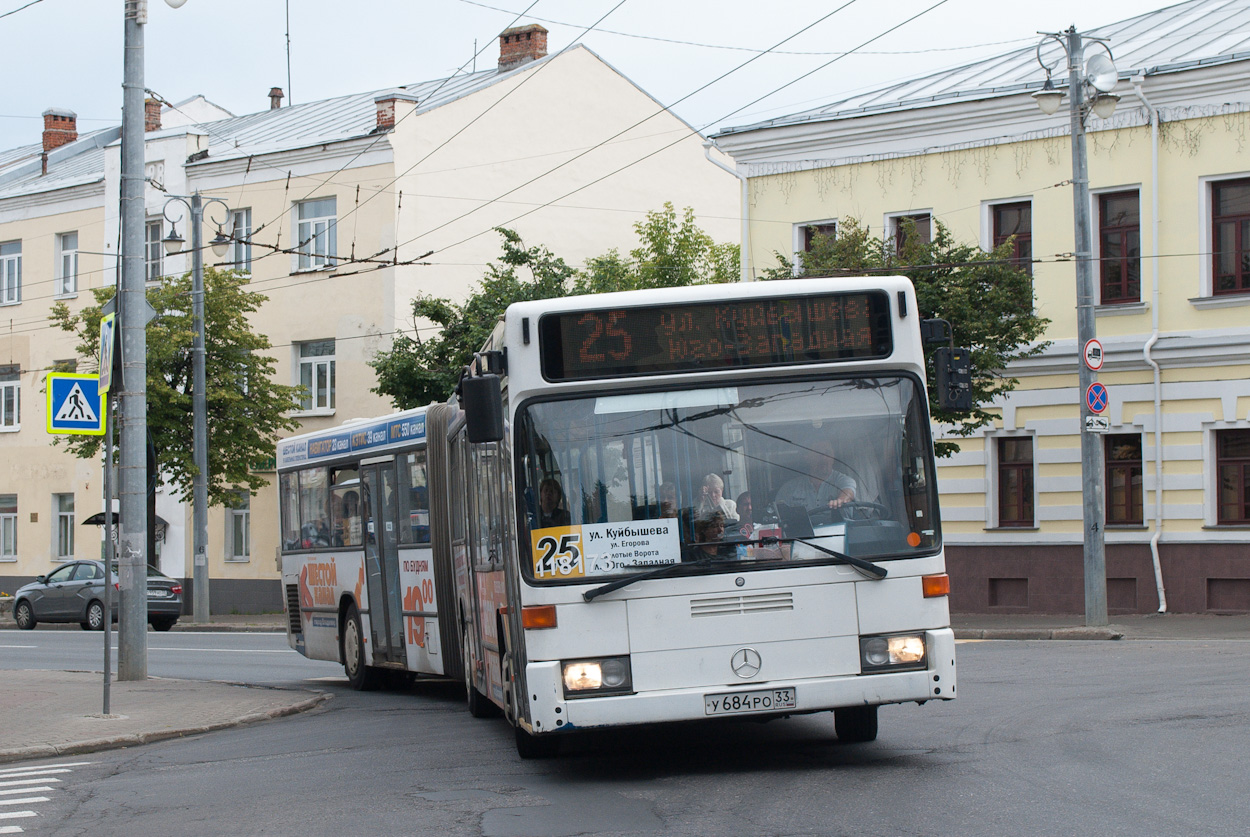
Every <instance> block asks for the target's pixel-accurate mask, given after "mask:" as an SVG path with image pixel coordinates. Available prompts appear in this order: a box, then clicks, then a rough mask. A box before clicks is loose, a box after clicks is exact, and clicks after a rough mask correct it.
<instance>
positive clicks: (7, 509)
mask: <svg viewBox="0 0 1250 837" xmlns="http://www.w3.org/2000/svg"><path fill="white" fill-rule="evenodd" d="M16 560H17V495H16V494H0V561H16Z"/></svg>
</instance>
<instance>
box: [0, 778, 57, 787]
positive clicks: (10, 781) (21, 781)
mask: <svg viewBox="0 0 1250 837" xmlns="http://www.w3.org/2000/svg"><path fill="white" fill-rule="evenodd" d="M59 781H61V780H60V779H5V780H3V781H0V788H12V787H17V786H18V785H37V784H39V783H40V782H59Z"/></svg>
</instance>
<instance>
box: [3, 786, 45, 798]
mask: <svg viewBox="0 0 1250 837" xmlns="http://www.w3.org/2000/svg"><path fill="white" fill-rule="evenodd" d="M51 790H52V787H51V786H50V785H42V786H40V787H37V788H13V789H12V790H0V796H13V795H14V794H17V793H43V792H44V791H51Z"/></svg>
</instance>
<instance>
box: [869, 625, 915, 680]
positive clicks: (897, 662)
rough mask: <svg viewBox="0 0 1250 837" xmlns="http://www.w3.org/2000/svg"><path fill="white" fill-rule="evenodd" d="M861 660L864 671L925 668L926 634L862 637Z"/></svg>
mask: <svg viewBox="0 0 1250 837" xmlns="http://www.w3.org/2000/svg"><path fill="white" fill-rule="evenodd" d="M859 660H860V668H861V670H863V671H887V670H898V669H912V668H924V667H925V663H926V660H925V647H924V634H900V635H898V636H864V637H860V638H859Z"/></svg>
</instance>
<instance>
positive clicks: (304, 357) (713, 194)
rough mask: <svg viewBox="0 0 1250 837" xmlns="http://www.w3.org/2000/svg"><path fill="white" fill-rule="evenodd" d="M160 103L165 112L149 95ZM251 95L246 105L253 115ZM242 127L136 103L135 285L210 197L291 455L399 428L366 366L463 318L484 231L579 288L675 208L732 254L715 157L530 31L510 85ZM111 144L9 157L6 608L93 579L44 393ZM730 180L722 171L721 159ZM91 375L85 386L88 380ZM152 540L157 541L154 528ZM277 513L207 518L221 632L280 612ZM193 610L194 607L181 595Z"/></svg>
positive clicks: (259, 120)
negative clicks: (376, 428)
mask: <svg viewBox="0 0 1250 837" xmlns="http://www.w3.org/2000/svg"><path fill="white" fill-rule="evenodd" d="M148 82H149V84H151V85H152V86H153V87H154V88H157V89H159V88H160V84H161V82H160V80H159V79H149V80H148ZM258 92H259V91H258ZM281 100H282V91H281V90H278V89H274V90H272V91H270V107H269V109H266V110H263V111H260V112H258V113H252V114H247V115H243V116H234V115H232V114H229V113H228V112H226V111H224V110H222V109H221V108H218V107H216V106H215V105H213V104H212V103H211V102H209V101H207V100H205V99H204V98H202V97H196V98H194V99H189V100H187V101H185V102H180V103H176V104H168V103H167V104H165V105H163V106H162V105H161V103H160V102H156V101H151V100H149V102H148V114H147V116H148V119H147V128H148V132H147V134H146V137H145V140H146V141H145V145H146V176H147V181H148V189H147V194H146V207H147V216H148V225H147V252H146V257H147V270H148V278H149V280H150V281H152V282H159V281H160V279H161V277H162V276H167V275H174V274H181V273H184V272H186V271H187V270H189V269H190V256H189V254H188V253H186V252H184V253H182V254H179V255H176V256H170V255H166V254H165V253H164V250H163V247H162V245H161V240H162V239H163V238H164V237H165V236H166V235H168V234H169V232H170V223H171V222H173V223H174V224H175V225H176V227H177V230H178V233H179V234H180V235H181V236H182V237H183V238H184V239H187V240H188V241H189V240H190V238H191V236H190V234H189V231H188V229H187V220H186V218H185V217H184V216H185V215H186V210H185V209H184V208H183V207H182V206H181V205H180V204H172V205H171V204H168V201H169V197H170V196H171V195H190V194H192V193H193V192H200V193H202V194H203V195H204V197H205V199H206V201H207V199H208V198H210V197H211V198H216V199H219V200H220V201H223V202H224V204H225V205H224V206H223V205H222V204H220V203H213V204H210V205H208V206H207V208H206V213H205V214H206V224H205V229H204V231H203V235H204V240H205V241H208V240H209V239H212V238H213V237H214V236H215V235H216V233H217V231H218V228H220V229H221V230H222V231H224V232H225V233H226V234H228V235H230V236H231V238H232V244H231V247H230V250H229V252H228V254H227V256H226V257H225V259H224V261H223V260H219V259H217V258H216V257H214V256H213V255H212V254H211V252H209V253H206V254H205V260H206V261H205V263H206V264H209V265H213V264H217V265H219V266H222V267H226V268H235V269H239V270H242V271H245V272H247V273H249V274H250V276H251V281H250V287H251V289H252V290H255V291H259V292H261V293H263V294H265V295H266V296H267V297H268V302H267V303H266V304H265V305H264V306H263V308H262V310H260V311H259V312H257V314H256V315H255V316H254V318H253V325H254V327H255V328H256V330H257V331H259V332H261V333H263V334H265V335H267V336H268V337H269V339H270V341H271V343H272V344H273V349H272V350H271V352H270V354H271V355H272V356H273V357H275V358H276V359H277V361H278V363H277V368H278V373H277V374H278V377H279V379H280V380H281V381H282V382H283V383H291V384H303V385H304V386H305V387H307V396H306V397H305V398H304V400H303V401H302V403H300V404H298V405H297V409H296V410H295V411H294V415H295V416H296V417H297V418H298V419H299V420H300V422H301V431H297V432H303V431H308V430H315V429H317V428H322V427H328V426H333V425H337V424H340V423H342V422H344V421H347V420H351V419H357V418H361V417H366V416H375V415H380V414H384V413H387V412H390V411H391V407H390V404H389V403H388V401H387V400H386V399H384V398H383V397H381V396H379V395H376V394H374V393H372V392H370V389H371V388H372V387H373V386H374V385H375V378H374V375H373V372H372V369H371V368H370V367H369V366H368V361H369V360H370V359H372V358H373V356H374V355H375V354H376V353H377V352H378V351H381V350H385V349H387V348H389V346H390V342H391V339H392V335H394V334H395V333H396V332H397V331H401V330H407V331H409V332H411V328H412V326H413V323H412V322H411V305H410V303H411V300H412V299H413V297H414V296H415V295H417V294H418V293H423V292H424V293H430V294H433V295H436V296H442V297H448V296H451V297H456V296H461V295H463V294H465V293H467V291H468V289H469V288H470V287H471V286H472V284H473V283H475V282H476V281H477V280H478V279H480V278H481V276H482V274H483V272H484V270H485V268H486V265H487V263H488V262H490V261H492V260H495V259H497V257H498V254H499V252H500V237H499V235H498V234H497V233H496V232H494V228H495V227H500V226H503V227H509V228H512V229H515V230H517V231H518V232H519V233H520V234H521V235H522V237H523V238H524V240H525V241H526V242H527V243H528V244H542V245H545V246H546V247H548V248H549V249H551V250H552V251H553V252H554V253H556V254H558V255H560V256H562V257H564V258H565V259H566V260H567V261H568V262H569V263H570V264H578V263H580V262H581V261H583V260H584V259H586V258H589V257H592V256H597V255H601V254H603V253H604V252H606V251H607V250H609V249H611V248H614V247H615V248H619V249H621V250H628V249H629V248H630V247H631V246H633V244H634V242H635V241H636V236H635V233H634V230H633V224H634V223H635V222H637V221H640V220H643V219H644V217H645V215H646V213H647V212H648V211H653V210H657V209H660V208H662V205H663V203H664V202H665V201H671V202H672V203H673V204H674V205H676V206H678V207H685V206H690V207H693V208H694V210H695V213H696V216H697V219H698V223H699V224H700V226H701V227H702V228H703V229H705V230H707V231H708V232H709V233H711V234H712V235H713V236H714V237H715V238H716V239H717V240H721V241H723V240H727V239H730V238H732V237H734V236H736V234H737V230H738V193H739V183H738V180H737V179H736V178H735V177H734V176H733V175H732V174H731V173H729V172H727V171H725V170H722V169H721V168H719V167H718V166H717V165H714V164H713V163H712V162H710V161H709V160H708V158H707V157H706V156H705V150H704V148H703V141H704V138H703V137H702V136H700V135H699V134H698V132H697V131H696V130H695V129H693V128H692V127H691V126H689V125H688V124H686V123H685V122H682V121H681V120H679V119H678V118H676V117H675V116H673V115H672V114H671V113H669V112H667V111H666V110H665V109H664V108H663V107H662V106H661V105H660V104H658V103H657V102H656V101H655V100H654V99H652V98H651V97H650V96H648V95H647V94H646V93H645V92H644V91H642V90H640V89H639V88H637V87H636V86H635V85H634V84H633V83H632V82H630V81H629V80H628V79H626V78H624V77H623V76H621V75H620V74H619V73H618V72H616V71H615V70H614V69H613V68H612V67H611V66H609V65H608V64H607V63H605V62H604V61H603V60H602V59H600V58H599V57H598V56H597V55H595V54H594V53H593V52H591V51H590V50H588V49H586V48H584V47H581V46H577V47H573V48H570V49H566V50H563V51H561V52H559V53H555V54H552V55H548V54H547V33H546V30H545V29H543V28H542V27H541V26H526V27H518V28H516V29H510V30H508V31H507V32H504V33H503V34H502V35H501V36H500V63H499V66H498V67H496V68H492V69H490V70H483V71H480V72H474V73H468V74H465V75H459V76H455V77H453V78H450V79H440V80H435V81H430V82H424V83H419V84H414V85H410V86H408V87H404V88H394V89H388V90H381V91H375V92H370V93H361V94H358V95H352V96H343V97H339V98H335V99H329V100H325V101H320V102H311V103H307V104H299V105H295V106H291V107H280V105H281ZM119 137H120V129H119V128H116V127H114V128H107V129H103V130H99V131H95V132H91V133H86V134H84V135H82V136H79V135H78V132H77V121H76V117H75V116H74V114H73V113H72V112H70V111H67V110H63V109H55V108H54V109H50V110H49V111H48V112H47V113H46V114H45V131H44V135H43V141H42V143H34V144H31V145H27V146H23V147H21V148H16V149H12V150H9V151H3V152H0V456H2V457H3V458H4V460H5V462H6V467H5V468H4V469H3V470H2V471H0V547H2V548H0V590H4V591H7V592H12V590H13V589H14V588H16V587H17V586H19V585H20V584H22V583H25V582H26V581H28V580H30V579H31V578H33V577H34V576H35V575H39V574H44V573H47V572H48V571H49V570H50V569H52V568H53V567H55V566H57V562H58V561H59V560H61V559H63V558H70V557H78V558H87V557H98V555H99V554H100V542H99V534H98V531H97V530H96V529H94V528H90V529H87V530H84V529H81V528H79V527H78V526H77V525H76V524H81V521H82V520H84V519H85V518H87V517H88V516H90V515H92V514H95V513H96V512H98V511H100V510H101V508H102V507H103V506H102V500H101V497H102V490H101V488H102V486H101V477H100V466H99V463H97V462H87V461H83V460H78V459H75V458H73V457H72V456H69V455H68V454H66V453H65V452H64V450H63V449H60V448H54V447H52V445H51V439H50V438H49V436H48V435H47V433H46V432H45V415H44V412H45V409H44V404H43V387H44V376H45V375H46V374H47V372H48V371H49V370H50V369H51V368H52V367H53V364H54V363H56V362H57V361H63V360H69V359H72V358H73V357H74V355H75V351H74V346H73V340H72V339H71V338H70V337H69V336H68V335H66V334H64V333H62V332H60V331H57V330H54V329H53V328H52V327H51V326H50V324H49V321H48V314H49V310H50V308H51V306H52V305H53V304H54V303H55V302H56V301H61V300H63V301H65V302H66V303H67V304H69V305H70V307H71V309H73V308H80V307H82V306H83V305H85V304H87V303H88V302H89V301H90V300H91V296H90V293H89V291H90V289H92V288H97V287H102V286H111V285H113V284H114V283H115V282H116V262H117V257H116V254H117V248H118V241H119V214H118V210H117V207H118V206H119V198H120V149H119V142H118V140H119ZM716 156H720V157H721V159H722V160H725V161H727V159H728V158H724V157H723V155H719V154H717V155H716ZM80 371H87V372H94V371H95V370H94V369H80ZM157 505H158V515H159V516H160V517H161V518H163V519H164V520H166V521H168V523H169V525H168V527H167V530H166V531H164V533H163V540H162V542H161V543H160V544H159V552H160V561H159V563H160V566H161V568H162V569H163V570H164V571H165V572H166V573H167V574H169V575H171V576H176V577H183V578H189V577H190V576H191V571H190V567H191V565H190V559H191V525H190V524H191V515H190V504H189V501H188V502H187V503H185V504H184V503H183V502H181V500H180V499H179V498H177V497H174V496H171V495H170V493H169V492H168V490H167V489H165V488H163V487H162V488H161V489H159V494H158V500H157ZM158 528H159V527H158ZM277 543H278V525H277V501H276V489H275V488H272V487H271V488H268V489H266V490H264V491H262V492H261V493H260V494H259V495H258V496H256V497H252V498H250V500H247V499H244V498H241V499H240V501H239V503H238V504H237V505H236V506H235V507H234V508H231V509H212V510H211V511H210V515H209V544H208V553H209V572H210V578H211V596H212V604H211V608H212V610H213V612H218V613H220V612H224V611H230V610H239V611H242V612H252V611H256V610H279V609H281V607H282V600H281V598H280V591H279V580H278V579H279V576H278V572H277V564H276V548H277ZM185 599H186V600H187V601H190V600H191V596H190V590H189V589H188V591H187V594H186V595H185Z"/></svg>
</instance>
